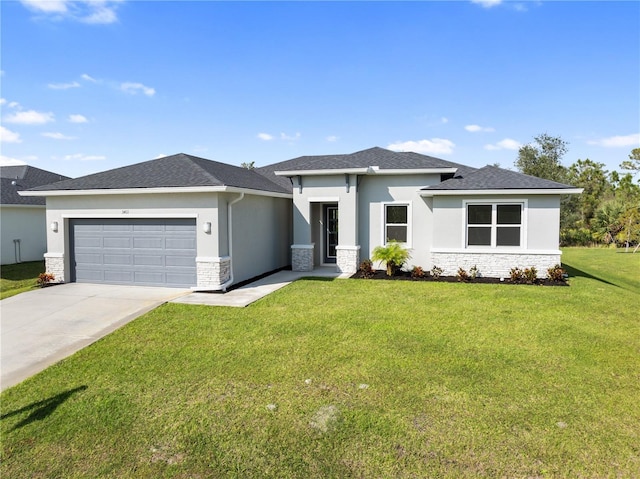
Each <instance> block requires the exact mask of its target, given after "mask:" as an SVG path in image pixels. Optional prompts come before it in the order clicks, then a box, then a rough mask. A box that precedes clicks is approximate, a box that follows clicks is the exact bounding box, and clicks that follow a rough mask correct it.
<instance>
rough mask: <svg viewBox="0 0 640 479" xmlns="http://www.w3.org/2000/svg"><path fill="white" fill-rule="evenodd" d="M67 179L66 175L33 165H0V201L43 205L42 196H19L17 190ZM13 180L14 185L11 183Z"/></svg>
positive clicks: (2, 202) (14, 203) (7, 203)
mask: <svg viewBox="0 0 640 479" xmlns="http://www.w3.org/2000/svg"><path fill="white" fill-rule="evenodd" d="M67 179H69V177H68V176H63V175H59V174H57V173H53V172H51V171H47V170H41V169H40V168H36V167H34V166H28V165H15V166H1V167H0V182H1V183H0V196H1V200H0V203H1V204H3V205H44V204H45V199H44V198H38V197H32V196H31V197H30V196H20V195H19V194H18V191H20V190H27V189H29V188H33V187H36V186H40V185H47V184H50V183H55V182H57V181H61V180H67ZM14 181H15V182H16V184H15V185H14V184H12V183H13V182H14Z"/></svg>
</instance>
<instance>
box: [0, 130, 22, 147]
mask: <svg viewBox="0 0 640 479" xmlns="http://www.w3.org/2000/svg"><path fill="white" fill-rule="evenodd" d="M0 142H2V143H22V139H21V138H20V133H16V132H14V131H11V130H8V129H6V128H5V127H4V126H0Z"/></svg>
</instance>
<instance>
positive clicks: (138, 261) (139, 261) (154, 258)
mask: <svg viewBox="0 0 640 479" xmlns="http://www.w3.org/2000/svg"><path fill="white" fill-rule="evenodd" d="M133 264H134V265H136V266H164V256H160V255H139V254H135V255H133Z"/></svg>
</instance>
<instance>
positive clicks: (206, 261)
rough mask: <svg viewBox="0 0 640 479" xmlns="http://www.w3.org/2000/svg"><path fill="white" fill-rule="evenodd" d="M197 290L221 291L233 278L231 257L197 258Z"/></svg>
mask: <svg viewBox="0 0 640 479" xmlns="http://www.w3.org/2000/svg"><path fill="white" fill-rule="evenodd" d="M196 275H197V286H196V287H195V288H194V289H197V290H219V289H221V287H222V285H223V284H224V283H226V282H227V281H229V279H230V278H231V257H230V256H222V257H219V258H218V257H215V258H200V257H199V258H196Z"/></svg>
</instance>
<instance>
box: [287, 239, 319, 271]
mask: <svg viewBox="0 0 640 479" xmlns="http://www.w3.org/2000/svg"><path fill="white" fill-rule="evenodd" d="M313 248H314V245H313V244H294V245H291V270H292V271H313Z"/></svg>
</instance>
